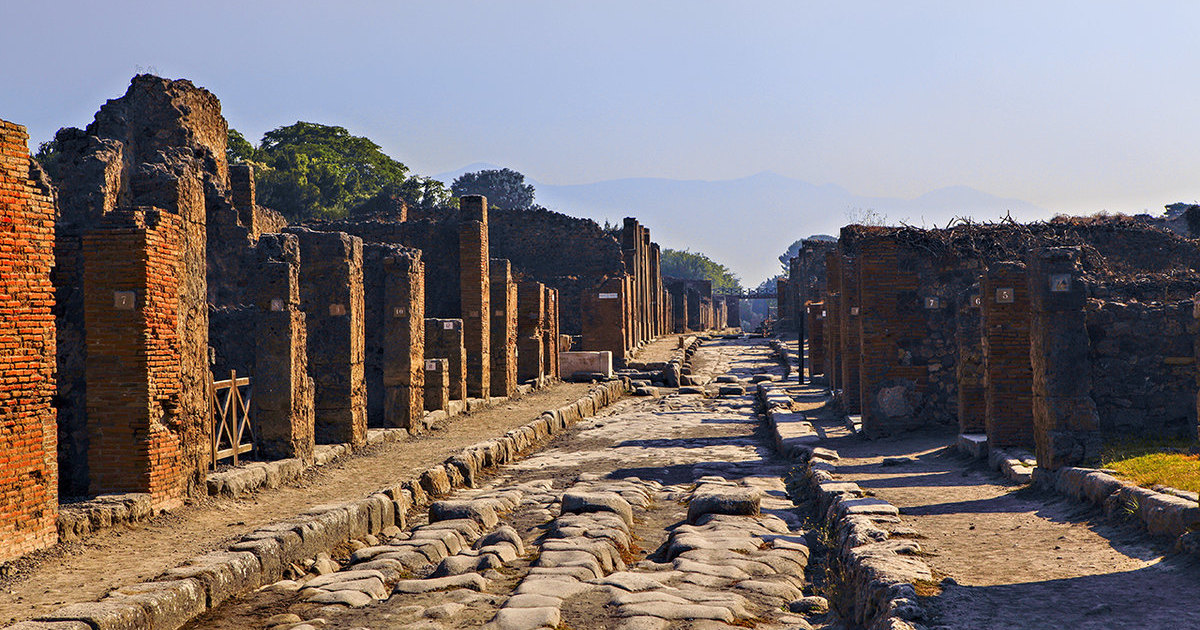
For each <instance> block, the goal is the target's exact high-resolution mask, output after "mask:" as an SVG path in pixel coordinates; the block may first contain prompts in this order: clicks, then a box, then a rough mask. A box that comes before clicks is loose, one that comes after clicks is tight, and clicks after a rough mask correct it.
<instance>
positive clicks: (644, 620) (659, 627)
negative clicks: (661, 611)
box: [617, 615, 670, 630]
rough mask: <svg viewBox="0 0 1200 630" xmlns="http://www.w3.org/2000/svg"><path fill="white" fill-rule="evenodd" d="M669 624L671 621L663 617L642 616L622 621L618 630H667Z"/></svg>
mask: <svg viewBox="0 0 1200 630" xmlns="http://www.w3.org/2000/svg"><path fill="white" fill-rule="evenodd" d="M669 624H670V622H669V621H667V620H666V619H663V618H661V617H651V616H649V615H641V616H637V617H626V618H625V619H622V620H621V623H620V624H618V625H617V630H665V628H666V627H667V625H669Z"/></svg>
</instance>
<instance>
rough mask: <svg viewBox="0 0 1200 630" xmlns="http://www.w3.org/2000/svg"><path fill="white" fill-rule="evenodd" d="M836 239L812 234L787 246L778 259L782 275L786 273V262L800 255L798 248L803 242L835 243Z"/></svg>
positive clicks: (826, 235) (825, 235)
mask: <svg viewBox="0 0 1200 630" xmlns="http://www.w3.org/2000/svg"><path fill="white" fill-rule="evenodd" d="M836 240H837V239H836V238H834V237H832V236H829V235H828V234H813V235H812V236H809V237H808V238H802V239H799V240H797V241H795V242H793V243H792V244H791V245H788V248H787V251H785V252H783V255H782V256H780V257H779V265H780V266H781V267H783V275H785V276H786V275H787V273H788V261H790V260H791V259H793V258H795V257H796V256H799V255H800V248H801V247H803V246H804V241H836Z"/></svg>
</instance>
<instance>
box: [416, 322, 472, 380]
mask: <svg viewBox="0 0 1200 630" xmlns="http://www.w3.org/2000/svg"><path fill="white" fill-rule="evenodd" d="M425 358H426V359H446V360H447V361H448V362H449V363H448V364H447V369H448V374H449V376H447V379H448V380H449V382H450V400H466V399H467V349H466V347H465V346H464V345H463V323H462V320H461V319H426V320H425Z"/></svg>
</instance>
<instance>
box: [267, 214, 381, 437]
mask: <svg viewBox="0 0 1200 630" xmlns="http://www.w3.org/2000/svg"><path fill="white" fill-rule="evenodd" d="M287 232H288V233H290V234H295V235H296V236H297V237H298V238H299V239H300V306H301V308H302V309H303V310H304V313H305V315H306V321H307V324H308V367H309V375H310V376H312V377H313V381H314V384H315V385H316V391H315V396H314V401H315V407H316V438H317V443H318V444H337V443H349V444H351V445H354V446H361V445H363V444H365V443H366V441H367V386H366V381H365V372H364V370H365V366H364V361H365V358H366V352H365V338H364V312H363V310H364V303H363V247H362V239H361V238H359V237H357V236H350V235H348V234H343V233H341V232H314V231H312V230H308V229H304V228H288V229H287Z"/></svg>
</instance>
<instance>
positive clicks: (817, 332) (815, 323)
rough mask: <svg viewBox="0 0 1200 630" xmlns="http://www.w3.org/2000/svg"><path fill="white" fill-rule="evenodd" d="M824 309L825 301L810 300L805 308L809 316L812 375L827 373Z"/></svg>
mask: <svg viewBox="0 0 1200 630" xmlns="http://www.w3.org/2000/svg"><path fill="white" fill-rule="evenodd" d="M824 310H825V303H824V302H809V303H808V305H807V307H806V308H805V311H806V313H807V317H808V326H807V329H808V355H809V357H808V358H809V361H808V366H809V367H808V373H809V375H810V376H815V375H817V374H825V315H824Z"/></svg>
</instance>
